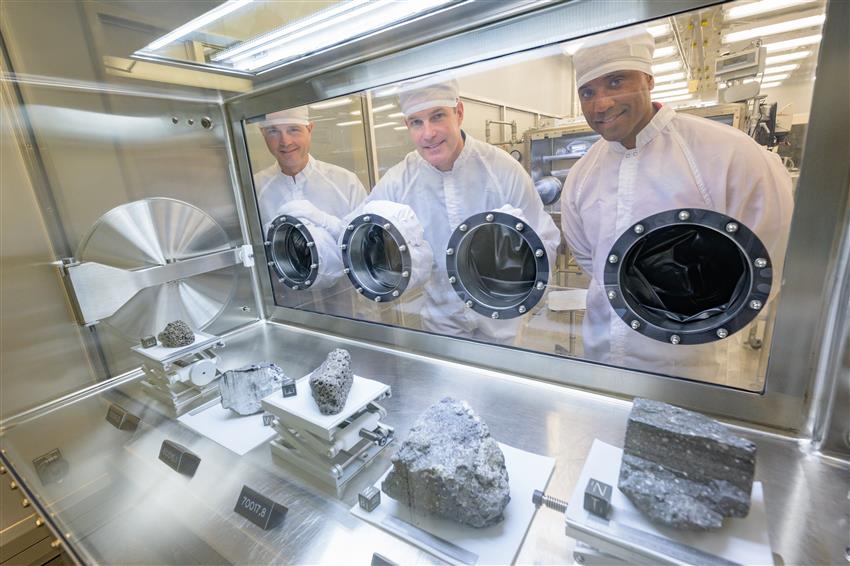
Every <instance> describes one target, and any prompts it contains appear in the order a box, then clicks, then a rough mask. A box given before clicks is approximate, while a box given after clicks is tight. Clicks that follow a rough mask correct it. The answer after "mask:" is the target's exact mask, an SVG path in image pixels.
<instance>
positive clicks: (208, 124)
mask: <svg viewBox="0 0 850 566" xmlns="http://www.w3.org/2000/svg"><path fill="white" fill-rule="evenodd" d="M201 126H202V127H203V128H204V129H205V130H209V129H210V128H212V126H213V121H212V118H210V117H209V116H204V117H203V118H201Z"/></svg>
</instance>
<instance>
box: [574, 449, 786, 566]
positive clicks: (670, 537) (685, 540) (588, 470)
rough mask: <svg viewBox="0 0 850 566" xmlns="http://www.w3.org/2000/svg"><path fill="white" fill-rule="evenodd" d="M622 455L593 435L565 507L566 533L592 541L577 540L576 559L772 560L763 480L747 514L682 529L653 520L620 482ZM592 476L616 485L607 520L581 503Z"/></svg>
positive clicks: (658, 561) (649, 561)
mask: <svg viewBox="0 0 850 566" xmlns="http://www.w3.org/2000/svg"><path fill="white" fill-rule="evenodd" d="M622 457H623V451H622V449H620V448H617V447H615V446H611V445H610V444H606V443H604V442H602V441H601V440H594V441H593V446H592V447H591V449H590V454H588V456H587V461H586V462H585V464H584V469H583V470H582V472H581V475H580V476H579V480H578V483H576V487H575V490H574V491H573V494H572V498H571V499H570V505H569V507H568V508H567V513H566V533H567V536H570V537H573V538H575V539H576V540H578V541H582V542H583V543H585V544H586V545H588V546H590V547H592V549H591V550H590V551H587V552H584V549H586V547H585V546H583V545H577V546H576V551H575V555H576V558H577V560H576V561H577V562H578V561H579V560H581V561H585V560H588V559H589V560H590V561H591V562H594V563H599V562H598V560H599V559H600V554H601V555H602V558H603V559H607V560H605V562H606V563H608V564H611V563H615V564H616V563H619V562H620V561H622V562H625V563H629V564H773V556H772V554H771V551H770V541H769V540H768V536H767V515H766V513H765V507H764V494H763V493H762V486H761V482H754V483H753V491H752V494H751V500H750V512H749V514H748V515H747V516H746V517H745V518H741V519H735V518H727V519H726V520H725V521H724V523H723V527H721V528H720V529H717V530H714V531H683V530H678V529H673V528H670V527H664V526H660V525H656V524H654V523H651V522H650V521H649V519H647V518H646V517H645V516H644V515H643V513H642V512H641V511H640V510H639V509H638V508H637V507H635V506H634V504H633V503H632V502H631V501H630V500H629V498H628V497H626V496H625V494H624V493H623V492H621V491H620V490H619V489H618V488H617V483H618V479H619V475H620V461H621V460H622ZM590 478H593V479H596V480H599V481H601V482H603V483H606V484H608V485H610V486H612V487H613V488H614V489H613V494H612V496H611V507H612V511H611V515H610V517H609V518H608V520H605V519H602V518H600V517H597V516H596V515H593V514H591V513H589V512H588V511H586V510H585V509H584V507H583V505H582V502H583V500H584V490H585V488H586V487H587V482H588V480H589V479H590ZM578 555H581V558H580V559H579V558H578Z"/></svg>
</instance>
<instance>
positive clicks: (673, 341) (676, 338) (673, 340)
mask: <svg viewBox="0 0 850 566" xmlns="http://www.w3.org/2000/svg"><path fill="white" fill-rule="evenodd" d="M681 341H682V339H681V338H679V335H678V334H674V335H672V336H671V337H670V343H671V344H674V345H675V344H678V343H679V342H681Z"/></svg>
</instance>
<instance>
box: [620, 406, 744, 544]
mask: <svg viewBox="0 0 850 566" xmlns="http://www.w3.org/2000/svg"><path fill="white" fill-rule="evenodd" d="M755 468H756V445H755V444H753V443H752V442H750V441H749V440H747V439H745V438H742V437H740V436H736V435H734V434H732V433H731V432H730V431H729V429H727V428H726V427H725V426H723V425H722V424H720V423H718V422H717V421H715V420H712V419H710V418H708V417H706V416H705V415H701V414H699V413H694V412H692V411H686V410H685V409H681V408H679V407H675V406H673V405H668V404H667V403H661V402H659V401H652V400H649V399H635V400H634V405H633V406H632V411H631V413H630V414H629V422H628V427H627V428H626V440H625V445H624V449H623V462H622V465H621V466H620V479H619V488H620V491H622V492H623V493H624V494H625V495H626V496H627V497H628V498H629V499H630V500H631V501H632V503H634V504H635V506H636V507H638V509H640V510H641V511H643V512H644V514H646V516H647V517H649V519H651V520H652V521H655V522H657V523H660V524H663V525H667V526H670V527H675V528H678V529H688V530H707V529H716V528H719V527H721V526H722V525H723V519H724V518H725V517H746V516H747V513H749V511H750V493H751V492H752V488H753V476H754V475H755Z"/></svg>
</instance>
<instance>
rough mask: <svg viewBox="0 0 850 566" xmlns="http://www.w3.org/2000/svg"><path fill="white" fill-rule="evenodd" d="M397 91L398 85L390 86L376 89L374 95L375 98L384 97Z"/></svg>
mask: <svg viewBox="0 0 850 566" xmlns="http://www.w3.org/2000/svg"><path fill="white" fill-rule="evenodd" d="M396 92H398V87H397V86H391V87H389V88H385V89H382V90H378V91H375V94H374V95H373V96H374V97H375V98H383V97H385V96H390V95H393V94H395V93H396Z"/></svg>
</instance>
